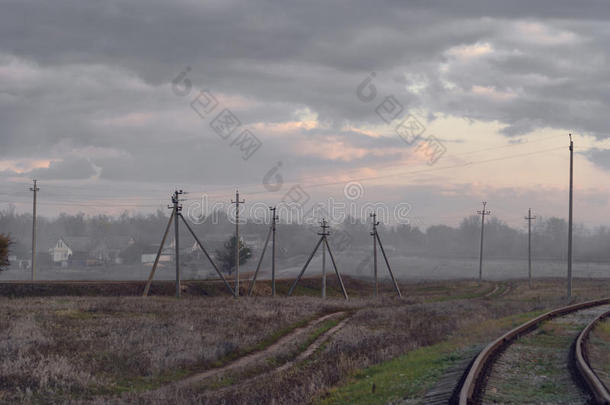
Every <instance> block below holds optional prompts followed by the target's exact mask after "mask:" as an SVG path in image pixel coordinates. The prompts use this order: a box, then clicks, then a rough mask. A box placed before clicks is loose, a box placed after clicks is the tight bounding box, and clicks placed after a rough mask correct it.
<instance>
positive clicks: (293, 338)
mask: <svg viewBox="0 0 610 405" xmlns="http://www.w3.org/2000/svg"><path fill="white" fill-rule="evenodd" d="M345 314H346V312H344V311H340V312H334V313H332V314H328V315H324V316H322V317H319V318H316V319H314V320H312V321H310V322H309V323H308V324H307V325H304V326H301V327H299V328H296V329H294V330H293V331H292V332H290V333H289V334H287V335H285V336H283V337H281V338H280V339H279V340H278V341H277V342H275V343H273V344H272V345H270V346H268V347H267V348H265V349H263V350H260V351H257V352H254V353H250V354H247V355H245V356H243V357H240V358H238V359H236V360H234V361H232V362H230V363H228V364H226V365H224V366H222V367H218V368H213V369H210V370H206V371H204V372H202V373H198V374H194V375H192V376H190V377H187V378H185V379H183V380H180V381H176V382H174V383H171V384H169V385H167V386H164V387H161V388H159V389H158V390H156V391H162V390H166V389H176V388H178V389H179V388H183V387H187V386H191V385H194V384H197V383H200V382H202V381H204V380H206V379H208V378H211V377H214V376H217V375H220V374H223V373H226V372H227V371H231V370H235V369H240V368H246V367H248V366H249V365H251V364H255V363H256V362H257V361H259V360H261V359H265V358H273V357H274V355H276V354H278V353H280V352H281V351H282V348H284V347H285V346H287V345H292V344H294V343H295V342H298V341H299V339H300V338H301V337H303V336H304V335H306V334H308V333H309V332H310V331H311V330H312V329H314V328H315V327H316V326H318V325H320V324H322V323H323V322H325V321H327V320H330V319H335V318H340V317H342V316H344V315H345ZM345 321H347V319H344V320H343V321H342V322H340V323H339V324H337V325H336V326H334V327H333V328H331V329H329V330H328V331H326V332H325V333H323V334H322V335H320V336H319V337H318V338H317V339H316V340H315V341H314V342H313V343H312V344H311V345H310V346H309V347H308V348H307V350H305V351H304V352H303V353H301V354H300V355H299V356H298V357H297V358H296V359H295V360H293V361H289V362H287V363H285V364H283V365H282V366H280V367H278V368H276V369H274V370H273V371H280V370H283V369H285V368H287V367H290V366H291V365H292V364H293V363H294V362H295V361H299V359H300V358H302V357H303V356H304V355H305V354H306V353H308V354H307V356H309V355H311V353H313V352H314V351H315V349H317V348H318V347H319V345H320V344H321V342H322V341H323V338H324V337H325V336H326V337H328V336H330V335H331V334H332V333H334V332H335V331H336V330H338V329H339V328H340V327H342V326H343V324H344V323H345ZM307 356H304V357H307Z"/></svg>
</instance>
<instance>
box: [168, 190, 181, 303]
mask: <svg viewBox="0 0 610 405" xmlns="http://www.w3.org/2000/svg"><path fill="white" fill-rule="evenodd" d="M181 194H184V191H182V190H179V191H178V190H176V191H174V195H173V196H172V203H173V206H169V207H168V208H171V209H173V212H174V231H175V240H174V243H175V248H176V253H175V259H174V261H175V263H176V298H180V232H179V228H178V225H179V223H180V222H179V219H180V218H179V217H180V215H181V214H180V213H181V212H182V205H180V195H181Z"/></svg>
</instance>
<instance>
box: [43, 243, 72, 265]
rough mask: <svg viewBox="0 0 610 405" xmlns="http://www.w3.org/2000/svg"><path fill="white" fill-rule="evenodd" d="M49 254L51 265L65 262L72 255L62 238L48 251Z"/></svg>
mask: <svg viewBox="0 0 610 405" xmlns="http://www.w3.org/2000/svg"><path fill="white" fill-rule="evenodd" d="M49 254H50V255H51V261H52V262H53V263H62V262H67V261H68V260H69V259H70V257H72V255H73V254H74V252H73V251H72V249H70V246H68V244H67V243H66V242H65V241H64V239H63V238H60V239H59V240H58V241H57V243H55V246H54V247H52V248H51V249H49Z"/></svg>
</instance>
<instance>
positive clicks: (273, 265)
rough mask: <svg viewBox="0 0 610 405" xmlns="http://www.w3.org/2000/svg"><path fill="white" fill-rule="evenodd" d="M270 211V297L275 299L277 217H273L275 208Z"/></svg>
mask: <svg viewBox="0 0 610 405" xmlns="http://www.w3.org/2000/svg"><path fill="white" fill-rule="evenodd" d="M270 210H271V232H272V233H273V236H272V238H273V241H272V242H273V245H271V296H272V297H275V226H276V221H277V219H278V218H277V216H276V215H275V211H276V207H273V208H270Z"/></svg>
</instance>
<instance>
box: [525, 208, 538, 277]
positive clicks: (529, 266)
mask: <svg viewBox="0 0 610 405" xmlns="http://www.w3.org/2000/svg"><path fill="white" fill-rule="evenodd" d="M525 219H526V221H527V269H528V273H527V274H528V279H529V287H530V288H532V219H536V217H533V216H532V209H531V208H530V209H528V210H527V217H525Z"/></svg>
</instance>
